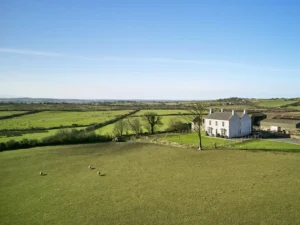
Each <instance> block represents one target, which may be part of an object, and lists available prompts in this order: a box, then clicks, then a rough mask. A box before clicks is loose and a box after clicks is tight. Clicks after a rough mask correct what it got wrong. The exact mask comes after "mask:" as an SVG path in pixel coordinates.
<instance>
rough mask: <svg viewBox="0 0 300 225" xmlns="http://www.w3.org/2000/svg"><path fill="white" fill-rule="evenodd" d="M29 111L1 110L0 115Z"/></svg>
mask: <svg viewBox="0 0 300 225" xmlns="http://www.w3.org/2000/svg"><path fill="white" fill-rule="evenodd" d="M25 112H27V111H0V117H2V116H11V115H14V114H20V113H25Z"/></svg>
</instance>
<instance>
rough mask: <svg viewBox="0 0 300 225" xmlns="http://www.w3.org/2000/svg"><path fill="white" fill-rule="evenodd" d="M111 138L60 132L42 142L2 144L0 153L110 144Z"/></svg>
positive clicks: (28, 141) (78, 131)
mask: <svg viewBox="0 0 300 225" xmlns="http://www.w3.org/2000/svg"><path fill="white" fill-rule="evenodd" d="M109 141H111V137H110V136H102V135H97V134H96V133H95V132H93V131H91V132H88V131H86V130H76V129H72V130H65V129H62V130H59V131H58V132H57V133H56V134H55V135H53V136H49V137H45V138H43V139H42V140H37V139H23V140H21V141H15V140H10V141H8V142H5V143H3V142H2V143H0V151H5V150H14V149H21V148H32V147H36V146H47V145H62V144H81V143H95V142H109Z"/></svg>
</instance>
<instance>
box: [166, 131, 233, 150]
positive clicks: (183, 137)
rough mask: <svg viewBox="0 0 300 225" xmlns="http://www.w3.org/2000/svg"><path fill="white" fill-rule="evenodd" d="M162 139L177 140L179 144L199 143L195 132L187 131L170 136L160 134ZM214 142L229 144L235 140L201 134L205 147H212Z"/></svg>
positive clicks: (222, 144) (196, 144)
mask: <svg viewBox="0 0 300 225" xmlns="http://www.w3.org/2000/svg"><path fill="white" fill-rule="evenodd" d="M161 139H162V140H166V141H172V142H177V143H179V144H188V145H195V146H198V145H199V139H198V135H197V133H195V132H193V133H188V134H178V135H170V136H161ZM214 143H216V145H217V146H229V145H230V144H234V143H235V142H234V141H232V140H227V139H221V138H212V137H206V136H204V135H202V145H203V147H206V148H213V145H214Z"/></svg>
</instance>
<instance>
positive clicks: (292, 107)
mask: <svg viewBox="0 0 300 225" xmlns="http://www.w3.org/2000/svg"><path fill="white" fill-rule="evenodd" d="M288 109H296V110H300V106H289V107H288Z"/></svg>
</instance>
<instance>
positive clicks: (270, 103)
mask: <svg viewBox="0 0 300 225" xmlns="http://www.w3.org/2000/svg"><path fill="white" fill-rule="evenodd" d="M294 102H296V101H289V100H286V101H285V100H282V99H275V100H270V99H268V100H258V101H255V103H256V104H257V105H258V106H262V107H267V108H269V107H280V106H283V105H287V104H292V103H294Z"/></svg>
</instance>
